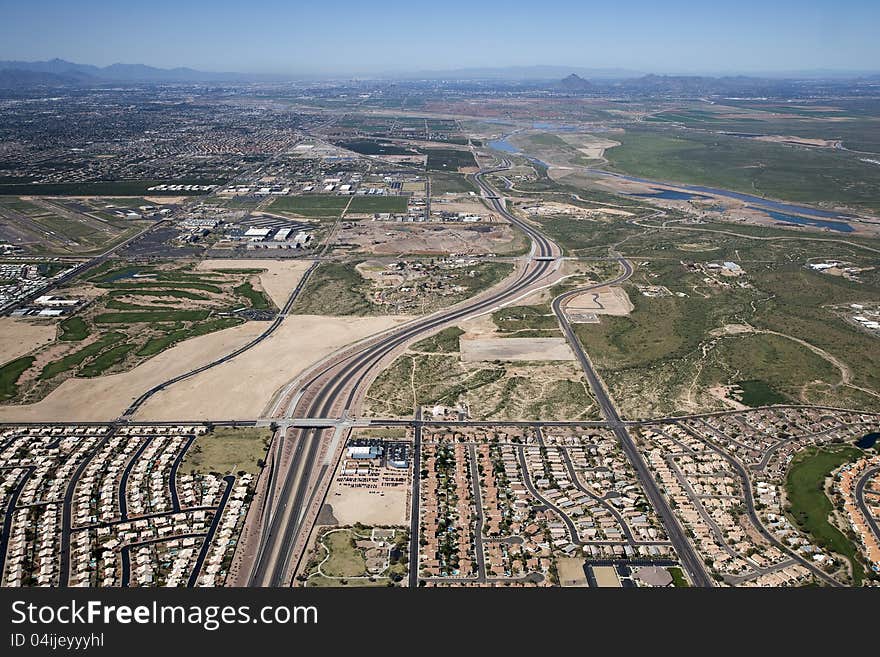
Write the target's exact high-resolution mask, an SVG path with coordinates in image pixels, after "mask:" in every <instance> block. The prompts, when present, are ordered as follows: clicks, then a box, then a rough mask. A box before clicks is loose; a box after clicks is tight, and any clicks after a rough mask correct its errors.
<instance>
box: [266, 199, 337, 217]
mask: <svg viewBox="0 0 880 657" xmlns="http://www.w3.org/2000/svg"><path fill="white" fill-rule="evenodd" d="M351 198H352V197H351V196H336V195H333V194H306V195H303V196H281V197H279V198H276V199H275V200H274V201H272V205H270V206H269V209H270V210H272V211H273V212H288V213H292V214H297V215H301V216H303V217H339V216H340V215H341V214H342V211H343V210H345V208H346V206H348V202H349V201H350V200H351Z"/></svg>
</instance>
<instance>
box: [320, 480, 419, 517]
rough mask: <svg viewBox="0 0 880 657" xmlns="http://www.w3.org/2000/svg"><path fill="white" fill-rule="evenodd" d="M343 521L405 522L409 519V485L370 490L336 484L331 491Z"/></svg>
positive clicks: (331, 501)
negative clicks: (407, 496) (407, 488)
mask: <svg viewBox="0 0 880 657" xmlns="http://www.w3.org/2000/svg"><path fill="white" fill-rule="evenodd" d="M327 504H329V505H330V506H331V507H333V517H334V518H336V520H337V521H338V522H339V524H340V525H353V524H354V523H356V522H360V523H361V524H364V525H402V524H404V523H406V521H407V518H406V488H394V489H383V490H382V491H381V492H380V491H377V490H367V489H359V488H349V487H345V486H334V487H333V488H332V489H331V490H330V492H329V494H328V495H327Z"/></svg>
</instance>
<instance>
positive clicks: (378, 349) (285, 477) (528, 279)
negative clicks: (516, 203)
mask: <svg viewBox="0 0 880 657" xmlns="http://www.w3.org/2000/svg"><path fill="white" fill-rule="evenodd" d="M507 166H509V165H507V164H503V165H502V167H501V168H500V169H484V170H482V171H480V172H479V173H477V174H474V175H473V176H472V180H473V182H474V183H475V184H476V185H477V186H478V188H479V189H480V190H481V192H482V194H483V198H485V199H486V200H487V201H488V202H489V203H490V204H491V206H492V207H493V208H494V209H495V211H496V212H498V213H499V214H501V215H503V216H504V217H505V218H507V219H508V220H509V221H510V222H511V223H513V224H514V225H516V226H517V227H518V228H520V229H521V230H522V231H523V232H525V233H526V235H527V236H528V237H529V238H530V239H531V240H532V249H531V252H530V254H529V256H528V257H527V258H526V259H525V261H524V262H523V263H522V264H521V267H520V270H519V272H518V273H517V274H516V275H514V276H511V277H508V279H506V280H505V281H504V282H503V283H502V284H501V285H500V286H498V287H496V288H493V289H492V290H491V291H489V292H488V293H485V294H482V295H479V296H477V297H474V298H473V299H470V300H468V301H465V302H463V303H461V304H458V305H456V306H453V307H451V308H448V309H444V310H443V311H440V312H438V313H434V314H432V315H429V316H427V317H425V318H421V319H419V320H416V321H413V322H410V323H409V324H406V325H403V326H402V327H399V328H398V329H397V330H395V331H392V332H387V333H384V334H382V335H381V336H379V337H377V338H375V339H373V340H368V341H366V342H362V343H360V344H358V345H357V346H355V347H354V348H352V349H350V350H348V351H345V352H343V353H341V354H338V355H336V356H334V357H331V359H330V360H329V361H328V362H326V363H325V364H323V365H322V366H320V367H319V368H317V370H313V372H314V374H313V375H312V376H311V378H310V379H309V380H307V381H306V382H305V383H304V384H303V385H302V386H301V387H300V388H299V390H298V391H296V393H295V394H292V395H291V399H292V402H291V403H294V404H296V406H297V408H296V417H319V418H323V417H334V416H335V417H340V416H342V415H343V414H344V413H346V412H347V411H348V410H349V409H351V408H353V407H354V406H355V405H356V404H357V402H358V401H359V399H360V398H361V396H362V395H363V394H364V392H365V388H366V387H367V386H368V385H369V383H370V382H371V381H372V380H373V378H374V377H375V376H376V374H378V372H379V371H380V370H381V369H382V367H383V366H384V364H385V363H386V362H387V361H388V359H389V358H392V357H393V356H394V355H395V354H397V353H399V352H400V351H401V350H402V349H404V348H406V346H407V345H409V344H410V343H412V342H414V341H415V340H417V339H420V338H422V337H424V336H426V335H429V334H431V333H434V332H436V331H437V330H440V329H442V328H444V327H446V326H448V325H450V324H452V323H454V322H458V321H461V320H464V319H467V318H469V317H474V316H476V315H480V314H483V313H486V312H491V311H492V310H495V309H496V308H498V307H500V306H501V305H504V304H505V303H509V302H512V301H514V300H516V299H518V298H519V297H521V296H522V295H524V294H527V293H528V292H530V291H533V290H535V289H538V288H540V287H543V286H544V285H549V284H551V283H552V282H553V281H555V280H556V279H557V278H558V275H557V272H558V269H559V261H558V260H557V259H558V257H559V256H560V253H561V252H560V249H559V247H558V246H557V245H556V244H555V243H553V242H551V241H550V240H549V239H547V238H546V237H544V236H543V235H542V234H541V233H539V232H538V231H537V230H535V228H534V227H532V226H530V225H529V224H527V223H525V222H523V221H522V220H520V219H519V218H518V217H516V216H515V215H513V214H512V213H510V212H508V211H507V208H506V206H505V203H504V199H502V198H501V197H499V196H498V195H497V194H496V193H495V192H494V190H493V189H492V188H491V187H490V186H489V185H488V183H486V182H485V181H484V176H485V175H486V174H487V173H490V172H492V171H496V170H502V169H504V168H507ZM286 414H287V415H288V416H289V415H290V414H289V409H288V412H287V413H286ZM324 438H325V436H324V431H323V430H322V429H314V430H307V431H302V432H300V433H299V436H298V437H297V439H296V440H297V443H296V451H295V453H294V454H293V458H291V459H289V461H288V463H287V465H286V467H285V472H284V474H282V475H281V476H280V477H279V479H280V481H279V489H276V490H275V491H270V492H269V494H272V493H274V494H275V495H276V499H277V503H276V504H274V505H273V507H274V513H273V514H272V517H271V518H270V520H269V521H268V523H266V524H265V525H264V526H263V528H262V531H263V535H262V536H261V538H260V541H259V545H260V548H259V550H258V552H257V554H256V556H255V559H254V563H253V568H252V576H251V578H250V581H249V583H250V584H252V585H256V586H260V585H262V586H279V585H284V584H287V583H289V582H290V580H291V577H292V573H293V571H295V570H296V567H297V565H298V562H299V559H300V558H301V553H302V549H303V547H304V545H303V543H304V539H305V536H304V534H305V535H307V534H308V531H309V528H310V520H311V518H312V517H313V516H314V515H315V514H316V513H317V509H316V508H315V506H316V503H320V499H321V496H322V495H323V493H324V492H326V488H327V485H328V484H329V481H328V478H329V475H331V474H332V471H333V466H335V461H336V458H334V456H338V455H331V456H330V457H329V458H326V457H325V458H324V459H323V460H322V462H321V463H320V464H318V463H317V457H318V455H319V453H320V451H321V446H322V443H323V442H324ZM340 443H341V444H339V445H337V451H338V452H339V454H341V448H342V447H343V446H344V443H342V441H340ZM324 446H325V447H326V445H324Z"/></svg>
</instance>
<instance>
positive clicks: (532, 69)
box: [388, 66, 644, 81]
mask: <svg viewBox="0 0 880 657" xmlns="http://www.w3.org/2000/svg"><path fill="white" fill-rule="evenodd" d="M569 74H572V75H575V76H577V77H580V78H584V79H586V78H589V79H593V80H620V79H624V78H636V77H639V76H640V75H644V73H643V72H639V71H631V70H629V69H625V68H583V67H580V66H506V67H496V68H459V69H453V70H446V71H413V72H412V73H393V74H392V73H389V74H388V77H397V78H401V79H417V80H441V79H442V80H510V81H515V80H557V79H559V78H561V77H563V76H565V75H569Z"/></svg>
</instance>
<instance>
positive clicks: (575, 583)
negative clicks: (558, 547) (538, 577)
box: [556, 557, 590, 587]
mask: <svg viewBox="0 0 880 657" xmlns="http://www.w3.org/2000/svg"><path fill="white" fill-rule="evenodd" d="M556 568H557V570H558V571H559V584H560V585H561V586H564V587H565V586H571V587H581V586H589V585H590V584H589V582H588V581H587V576H586V574H585V573H584V560H583V559H579V558H576V557H559V558H558V559H557V560H556Z"/></svg>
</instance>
